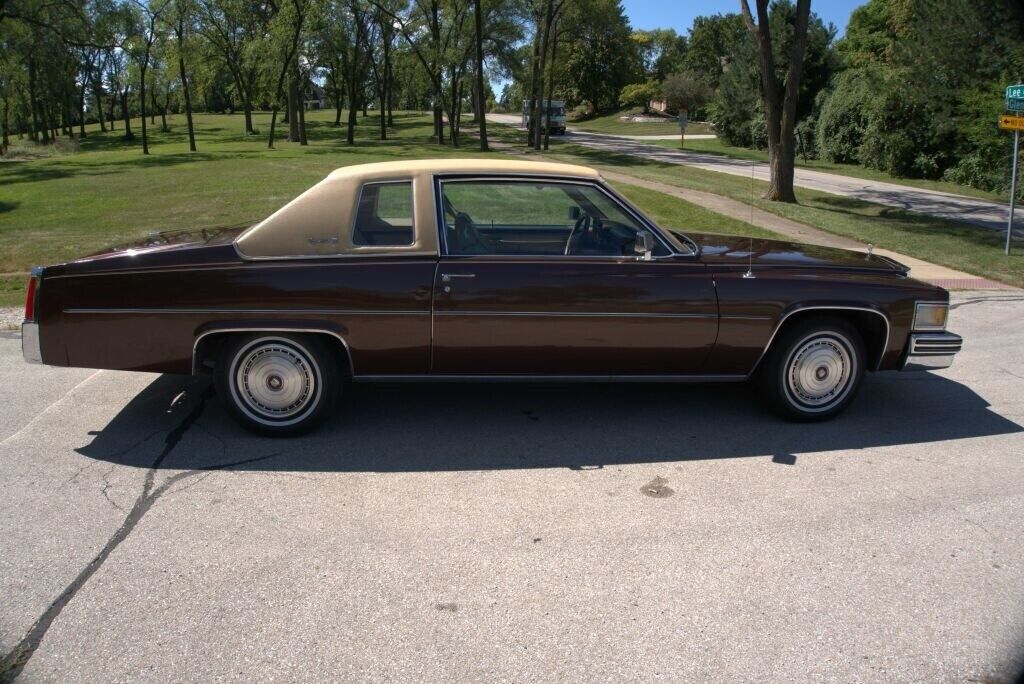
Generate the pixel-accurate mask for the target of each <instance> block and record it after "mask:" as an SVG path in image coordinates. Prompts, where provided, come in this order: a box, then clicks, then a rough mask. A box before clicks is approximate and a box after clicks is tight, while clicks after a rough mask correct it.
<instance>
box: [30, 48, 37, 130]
mask: <svg viewBox="0 0 1024 684" xmlns="http://www.w3.org/2000/svg"><path fill="white" fill-rule="evenodd" d="M28 104H29V110H30V111H31V113H32V130H31V132H30V133H29V136H28V137H29V139H30V140H32V142H39V104H38V102H37V101H36V60H35V59H32V58H31V57H30V58H29V60H28Z"/></svg>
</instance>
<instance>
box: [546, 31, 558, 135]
mask: <svg viewBox="0 0 1024 684" xmlns="http://www.w3.org/2000/svg"><path fill="white" fill-rule="evenodd" d="M552 32H553V33H554V35H553V36H552V37H551V63H550V64H549V65H548V106H551V98H553V97H554V96H555V58H556V57H558V22H557V21H556V22H555V27H554V29H553V30H552ZM550 143H551V127H550V126H547V127H545V128H544V149H545V151H546V150H547V149H548V146H549V144H550Z"/></svg>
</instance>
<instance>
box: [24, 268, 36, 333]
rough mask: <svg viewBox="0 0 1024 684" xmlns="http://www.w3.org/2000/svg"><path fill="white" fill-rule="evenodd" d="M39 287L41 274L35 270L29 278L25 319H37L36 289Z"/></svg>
mask: <svg viewBox="0 0 1024 684" xmlns="http://www.w3.org/2000/svg"><path fill="white" fill-rule="evenodd" d="M38 287H39V276H38V275H36V274H35V273H34V272H33V274H32V275H31V276H30V277H29V279H28V292H26V293H25V320H26V321H35V320H36V290H37V289H38Z"/></svg>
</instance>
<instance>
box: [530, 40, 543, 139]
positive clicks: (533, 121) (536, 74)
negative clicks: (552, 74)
mask: <svg viewBox="0 0 1024 684" xmlns="http://www.w3.org/2000/svg"><path fill="white" fill-rule="evenodd" d="M540 35H541V28H540V22H539V21H538V22H537V30H536V31H535V32H534V34H533V61H532V64H531V68H530V93H529V94H530V104H529V106H528V107H527V108H526V146H527V147H533V137H534V133H535V132H536V131H537V129H538V126H537V107H538V103H537V80H538V79H539V78H540Z"/></svg>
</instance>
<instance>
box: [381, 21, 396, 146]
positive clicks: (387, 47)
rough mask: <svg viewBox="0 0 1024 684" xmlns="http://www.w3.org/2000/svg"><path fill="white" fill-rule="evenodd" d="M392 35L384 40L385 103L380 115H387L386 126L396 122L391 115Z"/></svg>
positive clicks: (382, 116)
mask: <svg viewBox="0 0 1024 684" xmlns="http://www.w3.org/2000/svg"><path fill="white" fill-rule="evenodd" d="M391 35H393V34H389V35H388V36H387V37H386V38H385V40H384V102H382V103H381V108H380V115H381V118H384V114H385V112H386V113H387V121H386V123H385V125H387V126H394V125H395V120H394V117H393V115H392V113H391V88H392V85H393V84H392V79H393V78H394V76H393V74H392V73H391Z"/></svg>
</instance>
